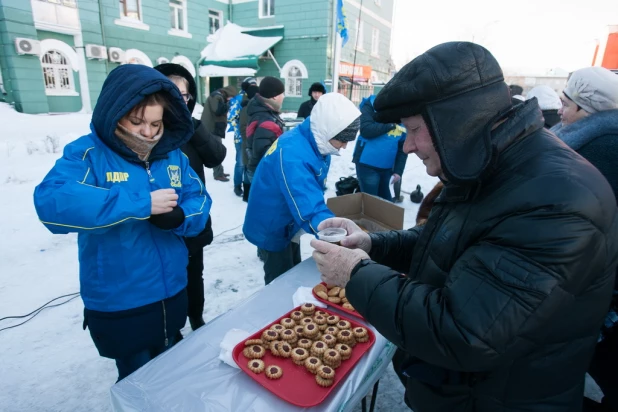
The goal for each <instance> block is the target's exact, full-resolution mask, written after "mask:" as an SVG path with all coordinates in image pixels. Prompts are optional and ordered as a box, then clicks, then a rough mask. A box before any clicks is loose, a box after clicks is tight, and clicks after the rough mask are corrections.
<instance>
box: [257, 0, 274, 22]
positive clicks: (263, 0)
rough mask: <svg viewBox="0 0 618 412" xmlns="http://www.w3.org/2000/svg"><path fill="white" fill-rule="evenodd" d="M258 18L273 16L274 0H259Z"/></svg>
mask: <svg viewBox="0 0 618 412" xmlns="http://www.w3.org/2000/svg"><path fill="white" fill-rule="evenodd" d="M259 8H260V14H259V17H260V19H263V18H264V17H274V16H275V0H260V4H259Z"/></svg>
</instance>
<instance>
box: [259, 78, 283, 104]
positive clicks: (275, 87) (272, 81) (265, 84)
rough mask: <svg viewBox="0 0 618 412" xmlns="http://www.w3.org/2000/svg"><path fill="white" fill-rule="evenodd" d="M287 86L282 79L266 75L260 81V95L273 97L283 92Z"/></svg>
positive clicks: (267, 97)
mask: <svg viewBox="0 0 618 412" xmlns="http://www.w3.org/2000/svg"><path fill="white" fill-rule="evenodd" d="M284 91H285V86H284V85H283V83H282V82H281V80H279V79H277V78H276V77H272V76H266V77H264V78H263V79H262V81H261V82H260V96H262V97H264V98H266V99H272V98H273V97H275V96H279V95H280V94H283V92H284Z"/></svg>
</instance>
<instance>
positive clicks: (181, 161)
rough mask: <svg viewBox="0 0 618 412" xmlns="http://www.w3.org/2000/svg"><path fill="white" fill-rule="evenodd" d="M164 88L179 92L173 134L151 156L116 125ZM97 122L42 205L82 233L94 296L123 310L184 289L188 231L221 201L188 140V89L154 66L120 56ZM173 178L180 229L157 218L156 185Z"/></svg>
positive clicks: (48, 183)
mask: <svg viewBox="0 0 618 412" xmlns="http://www.w3.org/2000/svg"><path fill="white" fill-rule="evenodd" d="M158 91H165V92H167V93H169V94H170V95H171V100H172V102H171V106H172V107H170V108H168V109H166V110H165V114H164V120H163V123H164V126H165V130H164V133H163V136H162V137H161V140H160V141H159V143H158V144H157V145H156V146H155V147H154V149H153V151H152V153H151V155H150V158H149V159H148V160H149V161H148V163H145V162H142V161H141V160H139V159H138V157H137V155H136V154H135V153H134V152H132V151H131V150H130V149H129V148H128V147H127V146H126V145H125V144H124V143H122V142H121V141H120V140H119V139H118V138H117V137H116V135H115V133H114V131H115V129H116V125H117V124H118V121H119V120H120V119H121V118H122V117H123V116H124V115H125V114H126V113H127V112H128V111H129V110H130V109H131V108H133V107H134V106H135V105H136V104H137V103H139V102H140V101H141V100H142V99H143V98H144V96H146V95H148V94H151V93H155V92H158ZM90 128H91V133H90V134H88V135H85V136H82V137H80V138H79V139H77V140H76V141H74V142H72V143H69V144H68V145H67V146H66V147H65V149H64V154H63V156H62V158H60V159H59V160H58V161H57V162H56V165H55V166H54V167H53V168H52V170H51V171H50V172H49V173H48V174H47V176H46V177H45V179H44V180H43V182H42V183H41V184H40V185H39V186H37V187H36V189H35V191H34V204H35V208H36V211H37V214H38V216H39V218H40V220H41V221H42V222H43V224H44V225H45V226H46V227H47V228H48V229H49V230H50V231H51V232H52V233H56V234H66V233H71V232H74V233H77V234H78V245H79V263H80V283H81V294H82V299H83V300H84V305H85V306H86V308H87V309H91V310H96V311H101V312H115V311H121V310H127V309H132V308H137V307H140V306H144V305H147V304H150V303H153V302H157V301H160V300H163V299H166V298H169V297H171V296H174V295H176V294H178V292H180V291H181V290H182V289H184V288H185V287H186V285H187V272H186V267H187V261H188V256H187V249H186V247H185V244H184V242H183V239H182V236H195V235H197V234H199V233H200V232H201V231H202V230H203V229H204V227H205V225H206V220H207V219H208V214H209V212H210V206H211V203H212V202H211V199H210V196H209V195H208V193H207V192H206V189H205V187H204V185H203V184H202V182H201V181H200V179H199V178H198V177H197V175H196V174H195V172H194V171H193V170H192V169H191V168H190V166H189V161H188V159H187V157H186V156H184V155H183V154H182V152H181V151H180V149H179V147H180V146H181V145H182V144H184V143H186V142H187V141H188V140H189V139H190V138H191V135H192V134H193V124H192V122H191V114H190V113H189V111H188V109H187V107H186V105H185V103H184V101H183V100H182V97H181V96H180V92H179V91H178V89H177V88H176V86H174V84H173V83H172V82H171V81H169V80H168V79H167V78H166V77H165V76H163V75H162V74H160V73H159V72H157V71H155V70H153V69H151V68H149V67H146V66H141V65H130V64H128V65H123V66H120V67H118V68H117V69H115V70H113V71H112V72H111V73H110V74H109V76H108V77H107V79H106V81H105V83H104V84H103V89H102V90H101V95H100V97H99V100H98V101H97V105H96V107H95V109H94V113H93V115H92V123H91V126H90ZM146 167H149V170H147V169H146ZM149 173H150V174H151V177H150V176H149ZM167 188H173V189H175V190H176V193H177V194H178V196H179V199H178V205H179V206H180V207H181V208H182V211H183V212H184V215H185V219H184V222H183V223H182V224H181V225H180V226H179V227H177V228H175V229H173V230H162V229H159V228H158V227H156V226H154V225H153V224H151V223H150V222H149V220H148V218H149V217H150V211H151V200H150V192H152V191H154V190H158V189H167Z"/></svg>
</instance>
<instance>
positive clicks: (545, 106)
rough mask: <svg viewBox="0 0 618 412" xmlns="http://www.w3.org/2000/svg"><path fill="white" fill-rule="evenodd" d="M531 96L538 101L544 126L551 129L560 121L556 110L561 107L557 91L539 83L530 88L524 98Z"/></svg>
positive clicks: (528, 98) (530, 97)
mask: <svg viewBox="0 0 618 412" xmlns="http://www.w3.org/2000/svg"><path fill="white" fill-rule="evenodd" d="M533 97H536V99H537V100H538V101H539V107H540V108H541V111H542V112H543V119H545V127H546V128H548V129H551V128H552V127H553V126H555V125H556V124H558V123H559V122H560V115H559V114H558V110H560V108H561V107H562V103H561V102H560V97H559V96H558V93H556V92H555V91H554V89H552V88H551V87H549V86H545V85H541V86H536V87H534V88H532V90H530V91H529V92H528V94H527V95H526V99H527V100H530V99H532V98H533Z"/></svg>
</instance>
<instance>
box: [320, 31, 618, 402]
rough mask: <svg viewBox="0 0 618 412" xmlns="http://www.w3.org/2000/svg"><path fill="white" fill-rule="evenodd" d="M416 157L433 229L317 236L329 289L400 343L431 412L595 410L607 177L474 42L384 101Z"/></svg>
mask: <svg viewBox="0 0 618 412" xmlns="http://www.w3.org/2000/svg"><path fill="white" fill-rule="evenodd" d="M374 107H375V109H376V120H378V121H380V122H385V123H399V122H402V123H403V124H404V126H405V127H406V129H407V131H408V136H407V139H406V142H405V145H404V151H406V152H407V153H414V154H416V155H417V156H418V157H419V158H420V159H421V160H422V161H423V164H424V165H425V167H426V169H427V173H428V174H429V175H432V176H438V177H440V179H441V180H442V181H443V182H444V189H443V190H442V193H441V194H440V195H439V197H438V198H437V199H436V203H435V205H434V207H433V210H432V212H431V214H430V216H429V218H428V220H427V222H426V223H425V224H424V225H422V226H417V227H415V228H413V229H411V230H407V231H392V232H386V233H373V234H370V235H369V234H366V233H365V232H363V231H362V230H361V229H359V228H358V227H357V226H356V225H355V224H354V223H353V222H352V221H349V220H347V219H341V218H334V219H330V220H326V221H324V222H322V224H321V225H320V227H319V229H320V230H321V229H324V228H325V227H344V228H346V229H347V231H348V236H347V237H346V238H345V239H343V240H342V241H341V245H342V246H338V245H335V244H329V243H325V242H322V241H319V240H312V245H313V246H314V248H315V249H316V251H315V252H314V258H315V260H316V262H317V265H318V268H319V269H320V271H321V273H322V277H323V279H324V280H325V281H326V282H327V283H330V284H336V285H339V286H346V296H347V298H348V299H349V301H350V303H351V304H352V305H353V306H354V307H355V308H356V310H357V311H358V312H359V313H360V314H361V315H363V316H364V317H365V319H366V320H367V321H368V322H370V323H371V324H372V325H374V326H375V327H376V328H377V329H378V331H379V332H380V333H381V334H383V335H384V336H385V337H386V338H388V339H389V340H390V341H391V342H393V343H395V344H396V345H397V346H398V348H399V350H398V351H397V353H396V355H395V358H394V359H393V364H394V367H395V370H396V372H397V373H398V375H399V377H400V379H401V381H402V382H403V384H404V385H405V386H406V403H407V404H408V405H409V406H410V407H411V408H412V409H413V410H414V411H415V412H425V411H432V412H453V411H480V412H495V411H509V412H510V411H512V412H515V411H539V412H540V411H543V412H545V411H561V412H563V411H565V412H566V411H569V412H571V411H572V412H576V411H580V410H581V407H582V397H583V390H584V376H585V372H586V370H587V368H588V365H589V362H590V358H591V356H592V353H593V350H594V347H595V343H596V341H597V339H598V338H599V330H600V326H601V323H602V321H603V317H604V316H605V314H606V313H607V309H608V305H609V302H610V298H611V295H612V287H613V284H614V276H615V273H616V265H617V264H618V260H617V258H618V219H617V213H616V199H615V198H614V194H613V193H612V190H611V187H610V186H609V184H608V183H607V181H606V180H605V178H604V177H603V176H602V175H601V173H599V171H598V170H597V169H595V168H594V167H593V166H592V165H591V164H590V163H588V162H587V161H586V160H585V159H583V158H582V157H581V156H579V155H578V154H577V153H575V152H574V151H573V150H571V149H570V148H568V147H567V146H566V145H565V144H563V143H562V142H561V141H560V140H559V139H557V138H556V136H555V135H553V134H552V133H551V132H549V131H548V130H547V129H544V128H543V118H542V115H541V111H540V109H539V107H538V104H537V101H536V99H532V100H529V101H527V102H525V103H523V104H519V105H517V106H514V107H513V106H512V105H511V100H510V95H509V90H508V87H507V85H506V84H505V83H504V78H503V75H502V70H501V69H500V66H499V65H498V63H497V62H496V60H495V59H494V57H493V56H492V55H491V54H490V53H489V52H488V51H487V50H485V49H484V48H482V47H481V46H478V45H476V44H472V43H465V42H453V43H445V44H441V45H438V46H436V47H434V48H432V49H430V50H428V51H427V52H426V53H424V54H423V55H421V56H419V57H418V58H416V59H415V60H413V61H412V62H410V63H408V64H407V65H406V66H405V67H404V68H403V69H402V70H401V71H400V72H399V73H397V75H395V77H394V78H393V79H392V80H391V81H390V82H389V83H388V84H387V85H386V86H385V87H384V89H383V90H382V91H381V92H380V94H379V95H378V97H377V98H376V101H375V105H374Z"/></svg>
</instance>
